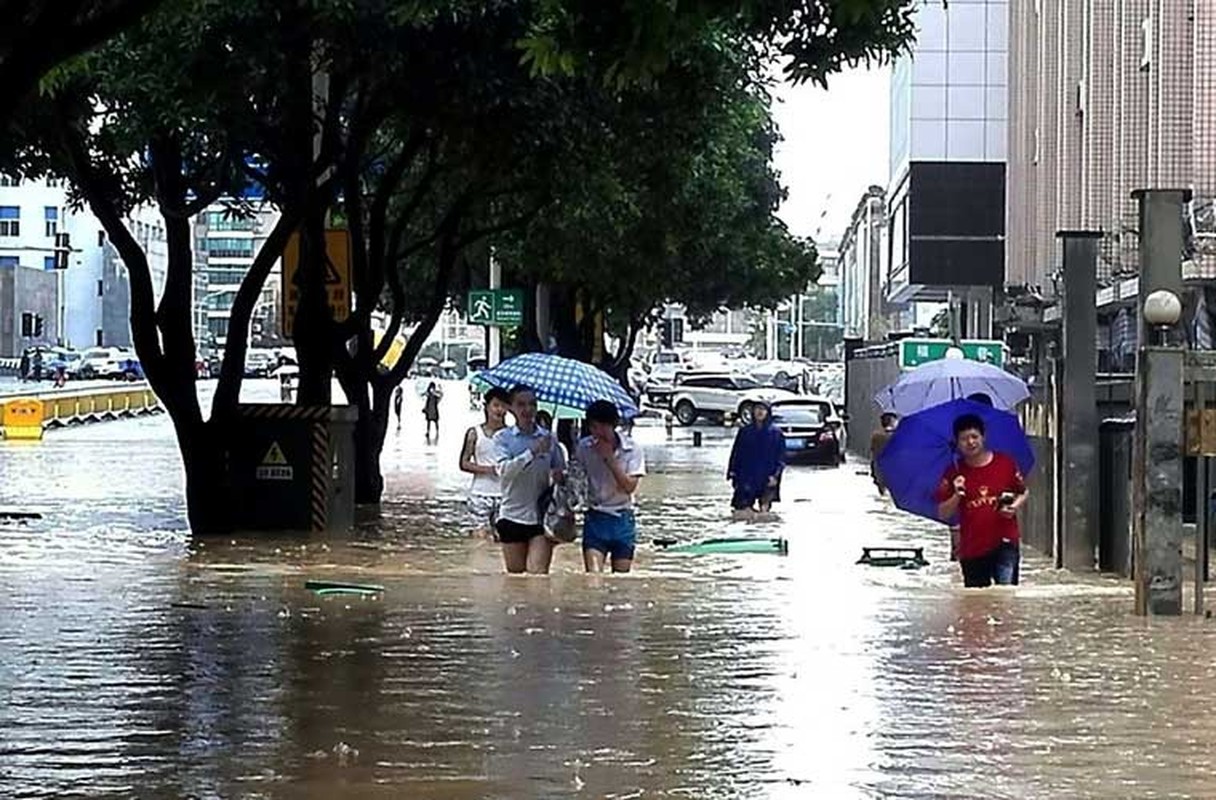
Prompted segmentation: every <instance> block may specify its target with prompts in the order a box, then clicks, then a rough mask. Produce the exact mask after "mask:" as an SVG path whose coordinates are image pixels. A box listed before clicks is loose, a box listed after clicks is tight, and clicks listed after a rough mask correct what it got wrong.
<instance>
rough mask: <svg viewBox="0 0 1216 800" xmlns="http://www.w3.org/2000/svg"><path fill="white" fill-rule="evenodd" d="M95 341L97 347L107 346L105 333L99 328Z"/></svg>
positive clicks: (94, 337)
mask: <svg viewBox="0 0 1216 800" xmlns="http://www.w3.org/2000/svg"><path fill="white" fill-rule="evenodd" d="M93 341H94V342H96V344H95V345H94V346H95V347H105V344H106V342H105V333H104V332H102V330H101V328H98V329H97V331H96V332H95V334H94V336H93Z"/></svg>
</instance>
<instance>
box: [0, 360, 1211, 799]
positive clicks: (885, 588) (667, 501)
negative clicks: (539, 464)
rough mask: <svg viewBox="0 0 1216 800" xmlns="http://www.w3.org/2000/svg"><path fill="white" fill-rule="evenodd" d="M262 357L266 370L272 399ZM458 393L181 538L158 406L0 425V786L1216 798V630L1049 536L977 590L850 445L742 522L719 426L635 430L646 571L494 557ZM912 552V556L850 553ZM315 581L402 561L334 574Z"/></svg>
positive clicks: (488, 794) (194, 793)
mask: <svg viewBox="0 0 1216 800" xmlns="http://www.w3.org/2000/svg"><path fill="white" fill-rule="evenodd" d="M276 392H277V387H276V386H274V385H273V384H265V385H259V386H255V387H253V388H252V389H251V390H250V396H252V397H260V396H261V394H265V395H266V397H268V398H269V397H273V396H275V394H276ZM464 405H465V403H464V395H463V394H462V393H459V392H456V391H452V390H450V391H449V397H448V398H447V399H446V400H445V401H444V421H443V424H444V426H445V427H444V430H443V434H442V438H441V439H440V441H439V442H438V443H437V444H427V443H425V442H424V441H423V426H422V418H421V414H420V412H419V410H418V408H417V399H416V398H414V397H410V402H409V404H408V405H407V409H406V413H405V428H406V429H405V430H404V431H403V432H402V433H401V434H396V433H390V439H389V442H388V445H387V446H386V452H385V459H384V463H385V469H386V478H387V484H388V491H387V495H388V501H389V502H388V503H387V504H386V507H385V510H384V515H383V519H382V520H381V521H379V522H378V523H376V524H368V525H365V526H363V527H362V528H360V529H359V530H358V531H357V532H355V533H353V534H351V535H349V536H343V537H328V538H322V537H312V538H300V537H275V538H262V539H255V538H249V537H241V538H236V539H229V540H224V541H215V540H209V541H206V542H192V541H191V539H190V537H189V536H188V534H187V532H186V531H185V530H184V526H183V522H182V519H183V507H182V495H181V488H180V468H179V464H178V460H177V454H176V448H175V445H174V442H173V439H172V435H171V430H170V425H169V421H168V420H167V419H166V418H165V417H163V416H162V417H155V418H145V419H140V420H131V421H123V422H114V423H106V424H99V425H94V426H90V427H85V428H80V429H74V430H66V431H56V432H54V433H52V434H48V436H47V438H46V440H45V441H44V442H42V443H41V444H33V445H24V446H15V444H16V443H10V444H4V445H0V506H3V507H21V508H29V509H34V510H38V511H42V512H43V513H44V514H45V515H46V516H45V518H44V519H43V520H41V521H38V522H33V523H30V524H27V525H15V524H8V525H0V580H2V581H3V584H4V592H3V593H0V797H4V798H10V797H11V798H16V797H65V796H88V797H225V798H228V797H250V798H257V797H284V798H286V797H290V798H335V797H352V798H364V797H367V798H371V797H375V798H379V797H385V798H389V797H394V798H395V797H409V798H452V799H454V800H464V798H550V797H552V798H566V797H588V798H601V797H618V798H621V797H684V798H708V797H713V798H726V797H749V798H750V797H762V798H785V797H830V798H844V797H960V798H962V797H979V796H983V797H1008V798H1039V797H1041V798H1047V797H1052V798H1055V797H1137V798H1140V797H1180V796H1192V797H1211V796H1216V755H1213V752H1214V751H1213V748H1212V747H1211V743H1212V741H1213V740H1214V739H1216V722H1213V715H1212V714H1210V713H1209V712H1208V708H1209V707H1211V706H1212V705H1213V703H1214V702H1216V660H1214V659H1213V658H1212V656H1211V653H1212V652H1213V651H1214V648H1216V633H1214V631H1216V628H1214V627H1213V623H1212V622H1211V621H1204V620H1196V619H1194V618H1189V617H1184V618H1180V619H1176V620H1153V621H1144V620H1140V619H1136V618H1134V617H1132V616H1131V614H1130V612H1131V605H1132V598H1131V592H1130V588H1129V587H1128V586H1127V585H1126V584H1125V583H1123V582H1119V581H1115V580H1113V579H1106V578H1101V577H1092V578H1086V579H1078V578H1076V577H1072V576H1064V575H1061V574H1060V573H1057V572H1055V571H1053V570H1050V569H1048V566H1047V564H1046V563H1045V562H1043V561H1041V560H1038V559H1034V558H1029V559H1028V560H1027V564H1026V565H1025V568H1024V570H1023V581H1024V585H1023V586H1021V587H1019V588H1017V589H1015V590H990V591H984V592H976V591H964V590H962V589H960V588H959V586H958V579H957V577H956V574H955V569H954V568H953V565H951V564H950V563H949V562H948V561H946V538H945V536H944V533H943V531H941V530H940V529H939V528H937V527H935V526H932V525H929V524H926V523H920V522H916V521H914V520H911V519H909V518H907V517H905V516H903V515H902V514H899V513H898V512H895V511H894V510H892V509H891V507H890V506H889V505H888V504H887V503H886V502H885V501H883V500H880V499H878V498H877V497H876V496H875V495H874V492H873V490H872V487H871V485H870V484H869V482H868V479H867V478H866V477H865V476H864V475H862V474H860V472H861V471H862V470H861V465H858V464H849V465H846V466H845V467H842V468H840V469H815V468H791V469H790V470H789V472H788V473H787V477H786V481H785V484H784V486H783V495H784V498H785V502H784V503H782V504H781V505H780V506H779V512H780V513H779V515H778V518H777V519H775V520H773V521H771V522H766V523H756V524H744V523H733V522H731V521H730V520H729V514H728V512H727V501H728V498H729V494H728V490H727V486H726V484H725V482H724V481H723V480H722V472H723V469H724V465H725V461H726V456H727V450H728V447H729V432H728V431H725V430H722V429H714V428H702V429H700V430H702V431H703V432H704V435H705V444H704V447H701V448H695V447H693V446H692V445H691V441H690V439H691V436H690V433H689V431H687V430H680V429H677V431H676V433H675V438H674V439H673V440H669V439H668V438H667V436H666V433H665V432H664V430H663V429H662V427H641V428H639V429H638V430H637V431H636V438H637V439H638V440H639V441H640V442H641V443H642V444H643V445H644V447H645V449H646V455H647V459H648V462H649V467H650V471H651V475H650V476H649V477H647V478H646V479H645V481H644V482H643V491H642V499H641V511H640V525H641V538H642V540H643V541H644V542H649V541H650V540H651V539H653V538H654V537H655V536H658V535H662V536H674V537H677V538H681V539H695V538H699V537H704V536H711V535H722V534H736V533H739V534H744V533H747V534H753V533H754V534H763V535H777V536H783V537H785V538H787V539H788V540H789V542H790V551H789V555H788V556H787V557H780V556H775V555H735V556H689V555H677V554H672V553H663V552H662V551H660V550H658V549H656V548H653V547H651V546H649V545H648V544H647V545H644V546H643V547H642V549H641V551H640V553H639V569H638V571H637V572H636V573H635V574H633V575H630V576H627V577H587V576H584V575H582V574H581V573H580V571H579V569H580V567H579V555H578V553H577V551H576V549H575V548H573V547H562V548H560V549H559V553H558V557H557V559H556V564H555V570H554V572H555V574H554V575H553V576H552V577H549V578H507V577H505V576H504V575H502V574H501V564H500V562H499V557H498V553H497V551H496V549H495V547H494V546H493V545H492V544H490V543H488V542H484V541H477V540H473V539H470V538H468V537H467V536H466V535H465V534H464V532H463V530H462V519H461V507H460V502H461V499H462V489H463V486H464V484H465V480H464V478H463V476H462V475H461V474H460V473H459V472H457V471H456V468H455V465H456V459H457V450H458V448H459V444H460V437H461V433H462V431H463V428H464V424H465V422H466V420H465V417H466V416H467V412H466V411H465V410H464V409H463V406H464ZM888 543H900V544H909V545H917V546H925V547H926V548H927V551H926V554H927V556H928V558H929V559H930V561H931V563H930V565H929V566H928V567H926V568H924V569H921V570H917V571H904V570H891V569H878V568H866V567H861V566H857V565H855V564H854V562H855V561H856V559H857V557H858V556H859V554H860V552H861V547H862V546H866V545H878V544H888ZM308 579H329V580H344V581H362V582H374V583H380V584H383V585H385V587H386V590H385V592H384V593H383V595H381V596H379V597H376V598H371V599H361V598H351V597H317V596H315V595H313V594H312V593H310V592H307V591H306V590H305V589H304V586H303V585H304V581H305V580H308Z"/></svg>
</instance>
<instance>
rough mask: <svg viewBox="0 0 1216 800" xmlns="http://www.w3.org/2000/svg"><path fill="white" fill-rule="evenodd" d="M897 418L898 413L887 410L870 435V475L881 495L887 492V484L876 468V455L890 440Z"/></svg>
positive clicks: (880, 452) (879, 453)
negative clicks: (876, 428)
mask: <svg viewBox="0 0 1216 800" xmlns="http://www.w3.org/2000/svg"><path fill="white" fill-rule="evenodd" d="M898 420H899V415H898V414H895V413H894V412H892V411H887V412H886V413H884V414H883V415H882V417H881V418H880V421H879V427H878V430H876V431H874V433H872V434H871V435H870V477H871V479H873V481H874V485H875V486H876V487H877V488H878V493H879V494H880V495H883V496H885V495H886V494H887V484H886V481H884V480H883V479H882V473H881V471H880V470H879V469H878V456H879V455H881V454H882V449H883V448H884V447H886V446H887V442H889V441H891V436H892V435H893V434H894V433H895V425H896V422H897V421H898Z"/></svg>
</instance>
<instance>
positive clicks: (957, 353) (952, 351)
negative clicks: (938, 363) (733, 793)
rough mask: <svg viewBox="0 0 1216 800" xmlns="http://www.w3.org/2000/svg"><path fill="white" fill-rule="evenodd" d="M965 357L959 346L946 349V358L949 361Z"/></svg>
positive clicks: (960, 359)
mask: <svg viewBox="0 0 1216 800" xmlns="http://www.w3.org/2000/svg"><path fill="white" fill-rule="evenodd" d="M966 357H967V356H966V354H965V353H964V352H963V349H962V348H961V347H951V348H949V349H947V350H946V358H948V359H950V360H951V361H962V360H963V359H964V358H966Z"/></svg>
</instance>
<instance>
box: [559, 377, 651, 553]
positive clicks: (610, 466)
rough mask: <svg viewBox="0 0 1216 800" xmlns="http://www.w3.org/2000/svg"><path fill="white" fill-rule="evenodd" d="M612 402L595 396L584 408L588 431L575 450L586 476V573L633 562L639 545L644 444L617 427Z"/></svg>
mask: <svg viewBox="0 0 1216 800" xmlns="http://www.w3.org/2000/svg"><path fill="white" fill-rule="evenodd" d="M620 421H621V417H620V412H619V411H617V408H616V406H615V405H614V404H612V403H610V402H608V401H606V400H597V401H595V402H594V403H592V404H591V405H590V406H588V407H587V425H588V427H589V429H590V433H591V435H590V436H587V437H584V438H583V439H581V440H580V441H579V443H578V446H577V447H576V448H575V451H574V461H575V462H577V463H578V464H580V465H581V466H582V469H583V471H584V473H585V474H586V476H587V511H586V515H585V517H584V520H583V566H584V568H585V569H586V570H587V572H603V571H604V567H605V566H607V565H608V564H609V563H611V566H612V571H613V572H628V571H629V570H630V569H631V568H632V567H633V555H634V550H635V547H636V544H637V521H636V518H635V516H634V493H635V492H637V489H638V483H639V482H640V481H641V479H642V477H643V476H645V475H646V459H645V458H644V457H643V454H642V449H641V448H640V447H638V446H637V445H636V444H634V443H633V440H632V439H630V438H629V436H628V435H627V434H625V433H623V432H621V431H620V430H618V429H617V428H618V425H619V424H620Z"/></svg>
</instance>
